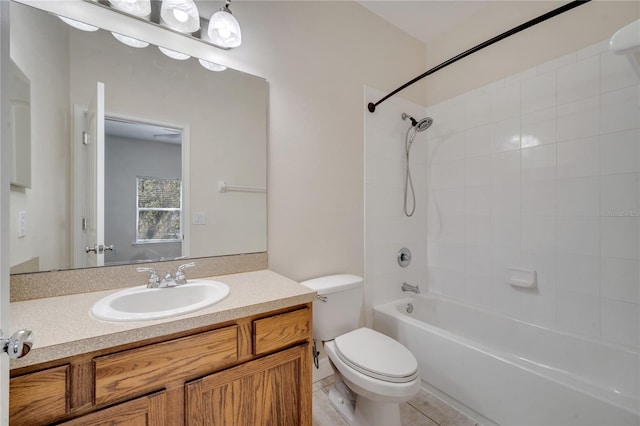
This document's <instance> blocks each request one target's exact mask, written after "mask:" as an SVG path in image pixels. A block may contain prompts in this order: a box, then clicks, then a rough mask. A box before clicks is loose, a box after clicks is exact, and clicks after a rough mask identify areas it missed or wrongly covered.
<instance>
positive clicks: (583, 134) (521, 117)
mask: <svg viewBox="0 0 640 426" xmlns="http://www.w3.org/2000/svg"><path fill="white" fill-rule="evenodd" d="M607 41H608V40H603V41H602V42H600V43H597V44H595V45H592V46H587V47H585V48H583V49H579V50H577V51H574V52H572V53H570V54H568V55H564V56H561V57H559V58H556V59H555V60H552V61H550V62H545V63H542V64H539V65H538V66H535V67H532V68H530V69H528V70H527V71H526V72H524V73H520V74H516V75H513V76H509V77H507V78H505V79H500V80H497V81H495V82H493V83H492V84H490V85H488V86H484V87H481V88H478V89H476V90H472V91H469V92H466V93H464V94H462V95H460V96H458V97H455V98H452V99H449V100H447V101H445V102H442V103H440V104H437V105H435V106H433V107H430V108H429V114H430V115H433V117H434V119H435V124H434V126H433V128H432V129H433V130H432V131H430V132H429V134H428V138H429V146H430V153H431V154H430V155H431V156H430V165H429V169H428V170H429V179H430V182H431V184H430V191H431V194H430V195H431V197H430V206H429V223H428V232H429V247H428V278H427V283H428V288H429V291H432V292H436V293H442V294H444V295H446V296H449V297H452V298H456V299H461V300H464V301H467V302H470V303H473V304H478V305H482V306H485V307H487V308H489V309H490V310H493V311H496V312H500V313H504V314H506V315H509V316H512V317H516V318H520V319H523V320H525V321H529V322H533V323H536V324H540V325H544V326H548V327H551V328H558V329H562V330H568V331H571V332H576V333H579V334H583V335H587V336H589V337H593V338H596V339H602V340H604V341H608V342H614V343H619V344H624V345H629V346H638V336H639V329H638V327H639V324H640V320H639V313H638V311H639V309H638V301H639V287H640V277H639V273H640V267H639V259H640V217H639V216H640V215H639V214H638V208H639V207H640V204H639V203H640V173H639V172H640V154H639V153H640V130H639V129H640V111H639V107H640V98H639V93H640V86H639V85H638V77H637V76H636V74H635V73H634V72H633V70H632V68H631V66H630V65H629V63H628V62H627V60H626V58H624V57H619V56H615V55H613V54H611V53H609V52H608V50H607ZM509 267H516V268H523V269H528V270H535V271H537V277H538V282H537V287H536V288H535V289H533V290H522V289H517V288H512V287H510V286H509V285H507V284H506V283H505V276H506V269H507V268H509Z"/></svg>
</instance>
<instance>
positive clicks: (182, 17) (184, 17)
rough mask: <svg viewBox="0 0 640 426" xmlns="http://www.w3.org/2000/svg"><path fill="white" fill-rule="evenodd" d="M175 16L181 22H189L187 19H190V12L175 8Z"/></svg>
mask: <svg viewBox="0 0 640 426" xmlns="http://www.w3.org/2000/svg"><path fill="white" fill-rule="evenodd" d="M173 16H174V18H176V19H177V20H178V21H179V22H187V20H188V19H189V14H188V13H187V12H185V11H183V10H179V9H174V10H173Z"/></svg>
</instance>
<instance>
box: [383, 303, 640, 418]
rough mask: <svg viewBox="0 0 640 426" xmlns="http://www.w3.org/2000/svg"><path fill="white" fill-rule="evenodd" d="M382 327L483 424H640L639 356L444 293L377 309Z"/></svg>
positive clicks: (430, 383) (426, 377)
mask: <svg viewBox="0 0 640 426" xmlns="http://www.w3.org/2000/svg"><path fill="white" fill-rule="evenodd" d="M408 303H411V304H412V305H413V313H411V314H409V313H407V304H408ZM374 328H375V329H376V330H379V331H381V332H383V333H385V334H387V335H389V336H391V337H393V338H395V339H396V340H398V341H400V342H401V343H403V344H404V345H406V346H407V347H408V348H409V349H410V350H411V352H413V354H414V355H415V357H416V358H417V359H418V365H419V371H420V377H421V378H422V380H423V383H424V384H425V387H427V388H431V389H435V390H436V391H437V393H439V394H441V396H444V397H445V399H449V398H450V399H449V401H450V402H453V403H454V405H458V404H461V408H463V409H466V410H465V411H467V412H468V413H470V414H471V415H472V416H473V415H474V414H476V415H475V417H476V418H477V419H480V420H485V421H486V420H487V419H488V420H490V421H491V422H494V423H497V424H501V425H536V426H538V425H597V426H604V425H639V424H640V402H639V391H638V390H639V384H638V382H639V380H640V378H639V376H640V371H639V368H640V367H639V364H640V358H639V357H638V352H637V351H635V350H632V349H628V348H624V347H620V346H614V345H607V344H603V343H601V342H597V341H594V340H589V339H586V338H582V337H579V336H575V335H572V334H568V333H562V332H558V331H554V330H551V329H546V328H543V327H538V326H536V325H532V324H528V323H525V322H521V321H517V320H514V319H511V318H508V317H504V316H500V315H496V314H492V313H490V312H487V311H483V310H481V309H478V308H475V307H472V306H468V305H464V304H461V303H458V302H455V301H453V300H449V299H446V298H444V297H439V296H437V295H420V296H417V297H415V298H411V299H403V300H400V301H396V302H392V303H389V304H385V305H380V306H376V307H374ZM477 414H479V415H480V416H478V415H477Z"/></svg>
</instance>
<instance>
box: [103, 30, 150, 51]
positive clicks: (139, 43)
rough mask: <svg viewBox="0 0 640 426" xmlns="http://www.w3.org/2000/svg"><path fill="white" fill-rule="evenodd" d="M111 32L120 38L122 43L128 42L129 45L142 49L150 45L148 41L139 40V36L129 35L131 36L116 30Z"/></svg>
mask: <svg viewBox="0 0 640 426" xmlns="http://www.w3.org/2000/svg"><path fill="white" fill-rule="evenodd" d="M111 34H112V35H113V36H114V37H115V38H116V40H118V41H119V42H120V43H124V44H126V45H127V46H131V47H135V48H138V49H141V48H143V47H147V46H148V45H149V43H147V42H146V41H142V40H138V39H137V38H133V37H129V36H126V35H122V34H118V33H114V32H112V33H111Z"/></svg>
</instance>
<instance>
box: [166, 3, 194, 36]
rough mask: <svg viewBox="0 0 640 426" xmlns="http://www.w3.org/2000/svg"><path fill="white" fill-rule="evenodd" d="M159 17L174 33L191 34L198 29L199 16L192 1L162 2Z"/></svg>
mask: <svg viewBox="0 0 640 426" xmlns="http://www.w3.org/2000/svg"><path fill="white" fill-rule="evenodd" d="M160 16H161V17H162V21H163V22H164V23H165V24H166V25H167V26H169V27H170V28H172V29H174V30H176V31H180V32H183V33H193V32H196V31H198V29H199V28H200V14H199V13H198V7H197V6H196V4H195V3H194V2H193V0H163V1H162V6H161V8H160Z"/></svg>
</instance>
